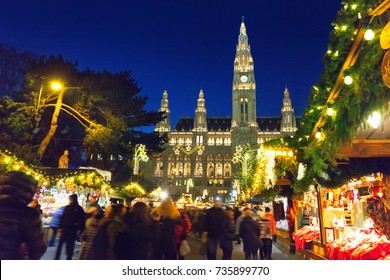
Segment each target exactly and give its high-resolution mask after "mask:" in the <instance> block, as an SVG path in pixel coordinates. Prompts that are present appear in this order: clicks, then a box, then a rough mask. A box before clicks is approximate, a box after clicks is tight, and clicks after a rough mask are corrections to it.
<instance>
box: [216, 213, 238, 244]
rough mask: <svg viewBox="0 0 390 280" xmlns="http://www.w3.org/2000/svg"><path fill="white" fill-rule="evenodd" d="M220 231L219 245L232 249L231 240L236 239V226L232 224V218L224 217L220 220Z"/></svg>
mask: <svg viewBox="0 0 390 280" xmlns="http://www.w3.org/2000/svg"><path fill="white" fill-rule="evenodd" d="M221 231H222V234H221V239H220V242H219V246H220V247H221V248H222V249H227V250H233V241H234V240H237V235H236V226H235V224H234V219H230V218H229V217H225V219H224V220H223V222H222V228H221Z"/></svg>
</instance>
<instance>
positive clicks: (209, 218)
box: [204, 207, 225, 238]
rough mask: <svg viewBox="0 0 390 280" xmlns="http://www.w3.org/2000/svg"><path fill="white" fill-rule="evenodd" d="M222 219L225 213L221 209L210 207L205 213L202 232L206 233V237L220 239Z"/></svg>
mask: <svg viewBox="0 0 390 280" xmlns="http://www.w3.org/2000/svg"><path fill="white" fill-rule="evenodd" d="M224 218H225V213H224V211H223V209H222V208H216V207H211V208H210V209H208V210H207V211H206V217H205V229H204V230H205V231H207V236H208V237H212V238H220V237H221V232H222V231H221V229H222V221H223V220H224Z"/></svg>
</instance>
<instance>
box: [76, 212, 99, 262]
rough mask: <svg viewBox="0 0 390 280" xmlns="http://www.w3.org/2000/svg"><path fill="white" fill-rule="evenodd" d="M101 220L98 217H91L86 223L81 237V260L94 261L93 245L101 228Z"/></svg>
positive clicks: (79, 256) (79, 257)
mask: <svg viewBox="0 0 390 280" xmlns="http://www.w3.org/2000/svg"><path fill="white" fill-rule="evenodd" d="M99 222H100V220H99V219H98V218H97V217H90V218H89V219H88V220H87V221H86V223H85V229H84V232H83V234H82V235H81V248H80V252H79V255H78V259H79V260H94V259H95V256H94V255H93V250H92V244H93V239H94V237H95V235H96V232H97V229H98V227H99Z"/></svg>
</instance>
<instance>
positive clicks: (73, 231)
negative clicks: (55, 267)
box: [54, 194, 85, 260]
mask: <svg viewBox="0 0 390 280" xmlns="http://www.w3.org/2000/svg"><path fill="white" fill-rule="evenodd" d="M77 199H78V197H77V194H72V195H70V196H69V204H68V205H67V206H65V209H64V214H63V215H62V216H61V219H60V224H59V227H58V230H57V232H58V233H59V235H60V240H59V243H58V246H57V251H56V255H55V258H54V259H55V260H59V259H60V258H61V250H62V246H63V245H64V243H65V244H66V259H67V260H71V259H73V253H74V247H75V243H76V240H77V238H78V237H79V235H80V234H81V233H82V232H83V230H84V228H85V212H84V210H83V208H82V207H81V206H80V205H79V202H78V200H77Z"/></svg>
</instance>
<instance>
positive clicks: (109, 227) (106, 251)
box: [92, 204, 126, 260]
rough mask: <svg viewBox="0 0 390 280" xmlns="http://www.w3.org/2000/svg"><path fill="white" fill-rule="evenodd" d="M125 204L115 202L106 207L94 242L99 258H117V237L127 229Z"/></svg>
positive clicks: (97, 257)
mask: <svg viewBox="0 0 390 280" xmlns="http://www.w3.org/2000/svg"><path fill="white" fill-rule="evenodd" d="M125 210H126V208H125V206H124V205H123V204H113V205H110V206H108V207H107V208H106V211H105V212H104V218H103V219H102V220H101V221H100V223H99V227H98V230H97V232H96V235H95V238H94V240H93V244H92V250H93V254H94V257H95V258H96V259H97V260H117V259H118V258H119V257H118V255H117V248H118V247H117V243H116V242H117V237H118V235H119V234H120V233H121V232H123V231H124V230H125V224H124V223H123V221H122V217H123V215H124V214H125Z"/></svg>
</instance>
